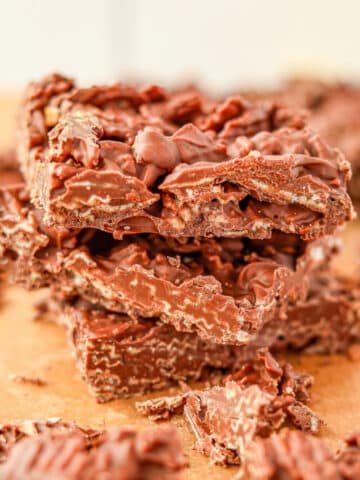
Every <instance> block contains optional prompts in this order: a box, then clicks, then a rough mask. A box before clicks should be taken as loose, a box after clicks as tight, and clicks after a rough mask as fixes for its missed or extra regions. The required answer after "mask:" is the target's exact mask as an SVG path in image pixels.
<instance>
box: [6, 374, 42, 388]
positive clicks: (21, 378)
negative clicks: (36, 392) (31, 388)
mask: <svg viewBox="0 0 360 480" xmlns="http://www.w3.org/2000/svg"><path fill="white" fill-rule="evenodd" d="M9 378H10V380H12V381H13V382H17V383H29V384H31V385H36V386H37V387H44V386H45V385H47V382H46V381H45V380H43V379H42V378H39V377H28V376H25V375H17V374H11V375H9Z"/></svg>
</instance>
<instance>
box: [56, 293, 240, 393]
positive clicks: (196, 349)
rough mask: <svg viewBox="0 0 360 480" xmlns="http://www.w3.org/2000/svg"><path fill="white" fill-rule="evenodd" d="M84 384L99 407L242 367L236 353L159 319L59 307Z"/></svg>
mask: <svg viewBox="0 0 360 480" xmlns="http://www.w3.org/2000/svg"><path fill="white" fill-rule="evenodd" d="M59 309H60V310H63V311H64V313H63V318H62V321H63V323H64V324H65V326H66V328H67V330H68V338H69V341H70V344H71V346H72V348H73V350H74V353H75V356H76V360H77V364H78V367H79V369H80V372H81V375H82V378H83V379H84V381H85V382H86V383H87V385H88V387H89V390H90V391H91V393H92V394H93V395H94V396H95V398H96V400H97V401H98V402H107V401H110V400H113V399H116V398H127V397H131V396H133V395H140V394H144V393H145V392H148V391H152V390H158V389H163V388H165V387H167V386H170V385H172V384H176V383H179V382H181V381H191V380H199V379H206V378H207V377H208V376H209V374H210V373H211V372H212V371H213V370H214V369H233V368H236V365H238V364H240V363H241V352H239V351H238V349H237V348H236V347H232V346H227V345H218V344H215V343H210V342H205V341H203V340H202V339H201V338H200V337H198V336H197V335H196V334H193V333H181V332H177V331H176V330H175V329H174V327H172V326H171V325H165V324H163V323H162V322H159V321H157V320H155V319H152V320H149V319H147V320H145V321H144V320H143V319H139V320H132V319H130V318H129V317H128V316H126V315H119V314H114V313H110V312H107V311H105V310H103V309H99V308H96V307H94V306H93V305H91V304H89V303H86V302H82V301H78V302H77V303H75V304H74V305H73V306H70V305H68V306H67V307H65V306H64V305H60V306H59Z"/></svg>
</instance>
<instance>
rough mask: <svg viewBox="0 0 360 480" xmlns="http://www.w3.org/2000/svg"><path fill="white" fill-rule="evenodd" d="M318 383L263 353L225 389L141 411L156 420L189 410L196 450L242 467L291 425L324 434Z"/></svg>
mask: <svg viewBox="0 0 360 480" xmlns="http://www.w3.org/2000/svg"><path fill="white" fill-rule="evenodd" d="M312 382H313V379H312V377H310V376H309V375H307V374H298V373H296V372H294V370H293V369H292V367H291V365H290V364H288V363H286V362H281V363H279V362H278V361H277V360H276V359H275V358H274V357H273V356H272V355H271V354H270V353H269V351H268V350H266V349H260V350H257V351H255V353H254V354H253V358H249V360H248V361H247V362H244V364H243V366H242V367H241V369H240V370H239V371H238V372H236V373H235V374H233V375H231V376H230V377H227V379H226V380H225V381H224V384H223V385H222V386H214V387H211V388H209V389H206V390H202V391H201V390H193V391H190V392H185V393H184V394H183V395H178V396H175V397H174V398H171V397H170V398H166V397H165V398H160V399H154V400H147V401H145V402H139V403H137V409H138V411H139V412H140V413H142V414H144V415H148V416H150V418H152V419H155V420H159V419H166V418H168V417H169V416H170V415H171V414H173V413H179V412H181V410H183V415H184V418H185V421H186V424H187V426H188V428H189V430H190V431H191V432H192V433H193V434H194V435H195V438H196V444H195V446H196V448H197V449H198V450H200V451H201V452H202V453H204V454H205V455H207V456H209V457H210V462H212V463H217V464H221V465H224V464H239V463H241V462H242V460H243V458H244V455H245V452H246V450H247V446H248V445H249V444H251V442H252V441H253V439H254V438H256V437H258V436H259V437H268V436H269V435H270V434H271V433H272V432H274V431H276V430H278V429H279V428H280V427H281V426H282V425H283V424H284V422H285V421H288V422H291V423H292V424H293V425H294V426H295V427H297V428H299V429H301V430H304V431H307V432H311V433H317V432H318V431H319V428H320V426H321V423H322V422H321V420H319V418H318V417H317V416H316V414H315V413H314V412H313V411H312V410H311V409H310V408H309V407H308V406H307V405H306V403H307V402H308V400H309V392H308V390H309V388H310V387H311V385H312Z"/></svg>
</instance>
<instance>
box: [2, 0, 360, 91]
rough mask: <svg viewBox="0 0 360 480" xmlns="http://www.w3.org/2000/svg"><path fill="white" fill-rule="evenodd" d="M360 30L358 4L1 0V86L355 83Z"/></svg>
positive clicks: (317, 0) (359, 71) (352, 0)
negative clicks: (66, 79) (46, 79)
mask: <svg viewBox="0 0 360 480" xmlns="http://www.w3.org/2000/svg"><path fill="white" fill-rule="evenodd" d="M359 24H360V1H359V0H342V1H339V0H327V1H325V0H297V1H296V0H247V1H245V0H61V1H60V0H56V1H55V0H22V1H21V0H0V88H1V89H2V90H4V89H12V90H17V89H19V88H21V87H22V86H23V85H24V83H25V82H27V81H28V80H30V79H33V78H38V77H39V76H41V75H43V74H45V73H49V72H51V71H54V70H57V71H61V72H63V73H65V74H67V75H70V76H74V77H76V78H78V79H79V80H80V81H81V83H83V84H85V83H95V82H104V81H109V80H113V79H129V78H131V79H136V80H139V79H140V80H142V79H146V80H147V81H160V82H161V83H166V84H174V83H179V82H182V81H189V80H195V81H198V82H200V83H201V84H203V85H205V86H207V87H208V88H210V89H213V90H217V89H220V90H225V89H234V88H237V87H253V86H257V85H266V84H272V83H274V82H276V81H277V80H279V79H280V78H282V77H284V76H286V75H287V74H289V73H299V72H300V73H306V74H313V75H318V74H321V75H323V76H337V77H344V78H350V79H357V78H358V77H360V54H359V47H360V32H359V30H360V29H359Z"/></svg>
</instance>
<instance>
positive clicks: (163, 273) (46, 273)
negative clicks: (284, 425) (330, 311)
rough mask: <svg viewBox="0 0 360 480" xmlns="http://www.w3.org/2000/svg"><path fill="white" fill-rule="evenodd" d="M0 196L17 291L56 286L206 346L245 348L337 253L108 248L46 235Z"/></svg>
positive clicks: (286, 241) (3, 242) (18, 204)
mask: <svg viewBox="0 0 360 480" xmlns="http://www.w3.org/2000/svg"><path fill="white" fill-rule="evenodd" d="M1 194H2V195H3V197H1V196H0V226H1V230H2V235H1V237H0V246H1V249H2V253H3V256H4V255H8V256H13V257H16V267H15V268H14V272H15V280H16V281H17V282H18V283H22V284H25V285H27V286H28V287H39V286H48V285H51V284H54V283H56V284H57V287H58V288H59V289H61V290H62V291H63V292H64V294H66V295H72V296H74V295H80V296H82V297H83V298H85V299H87V300H89V301H90V302H93V303H96V304H100V305H102V306H104V307H106V308H107V309H109V310H112V311H117V312H120V313H126V314H128V315H130V316H131V317H133V318H137V317H144V318H145V317H150V318H151V317H157V318H160V319H161V320H162V321H163V322H165V323H170V324H172V325H174V326H175V328H176V329H177V330H179V331H186V332H196V333H197V334H198V335H200V336H201V337H202V338H203V339H206V340H209V341H212V342H214V341H215V342H219V343H232V344H245V343H248V342H249V341H251V339H252V338H253V336H254V335H255V334H256V333H257V332H258V331H259V330H260V329H261V328H262V327H263V325H264V324H265V323H267V322H269V321H270V320H272V319H273V318H274V315H275V313H276V312H277V311H278V309H279V308H280V307H281V308H282V309H283V310H284V309H286V305H287V304H288V303H289V302H295V301H297V300H301V299H302V298H304V296H305V294H306V290H307V281H306V278H305V277H306V275H307V274H308V273H310V272H311V271H313V270H314V269H317V268H318V267H320V266H321V265H323V264H324V263H326V262H327V261H328V258H329V256H330V255H331V253H332V251H333V250H334V249H335V248H336V245H337V242H336V240H335V239H333V238H332V237H326V238H324V239H319V240H316V241H312V242H307V241H303V240H301V239H299V238H298V237H297V236H296V235H294V234H284V233H281V232H274V233H273V236H272V238H271V239H264V240H254V239H253V240H251V239H246V238H244V239H229V238H221V239H190V238H187V239H185V238H183V239H171V238H168V239H166V238H164V237H160V236H158V235H152V234H150V235H149V234H147V235H145V234H144V235H142V236H137V235H131V236H129V237H128V238H126V239H124V240H114V239H113V237H112V236H111V235H110V234H107V233H105V232H100V231H97V232H96V231H95V230H91V229H83V230H80V229H66V228H64V227H46V225H45V224H44V222H43V219H42V215H41V212H40V211H39V210H36V209H33V208H32V207H31V205H30V204H29V203H28V199H27V198H26V193H24V191H23V186H19V185H18V184H16V188H15V187H13V186H12V185H10V186H9V188H6V187H3V188H2V189H0V195H1ZM24 196H25V198H24ZM5 197H6V198H5ZM2 198H3V200H2Z"/></svg>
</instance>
